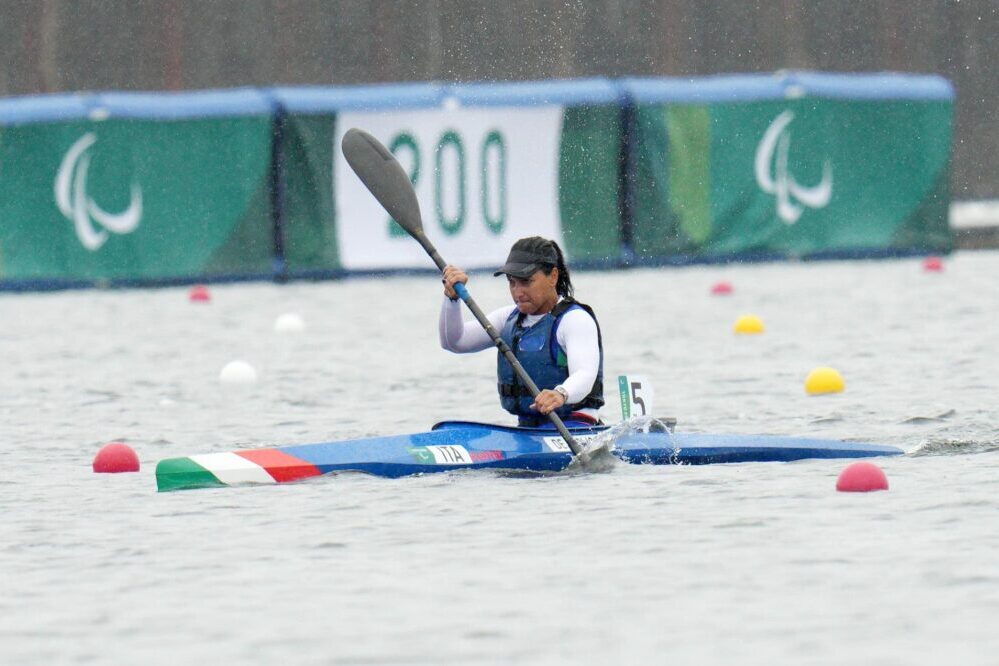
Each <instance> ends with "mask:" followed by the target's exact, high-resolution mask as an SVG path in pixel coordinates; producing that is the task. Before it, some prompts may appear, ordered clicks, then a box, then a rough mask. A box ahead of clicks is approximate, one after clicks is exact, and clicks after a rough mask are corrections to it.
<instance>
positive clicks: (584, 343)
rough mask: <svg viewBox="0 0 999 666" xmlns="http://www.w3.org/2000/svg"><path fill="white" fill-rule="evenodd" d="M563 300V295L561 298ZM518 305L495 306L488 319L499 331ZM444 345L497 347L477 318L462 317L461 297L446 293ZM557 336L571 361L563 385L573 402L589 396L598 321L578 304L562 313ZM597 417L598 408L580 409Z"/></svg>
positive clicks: (531, 319)
mask: <svg viewBox="0 0 999 666" xmlns="http://www.w3.org/2000/svg"><path fill="white" fill-rule="evenodd" d="M560 300H561V299H560ZM516 307H517V306H516V305H508V306H506V307H502V308H499V309H497V310H493V311H492V312H490V313H489V314H488V315H487V318H488V319H489V322H490V323H491V324H492V325H493V327H494V328H495V329H496V330H497V331H502V330H503V325H504V324H505V323H506V320H507V318H508V317H509V316H510V313H512V312H513V311H514V310H515V309H516ZM542 317H544V315H543V314H542V315H529V316H527V317H524V322H523V325H524V326H525V327H530V326H533V325H534V324H536V323H537V322H538V321H540V320H541V318H542ZM438 331H439V333H440V342H441V348H442V349H446V350H447V351H450V352H454V353H456V354H470V353H473V352H477V351H482V350H484V349H489V348H490V347H494V346H495V344H494V343H493V340H492V338H490V337H489V334H488V333H486V331H485V329H484V328H482V326H481V325H480V324H479V322H478V321H476V320H475V319H470V320H468V321H463V320H462V315H461V301H460V300H458V301H452V300H451V299H450V298H447V297H446V296H445V297H444V301H443V303H442V304H441V313H440V321H439V322H438ZM555 339H556V340H557V341H558V343H559V345H561V347H562V349H564V350H565V355H566V359H567V360H568V362H569V368H568V370H569V376H568V377H567V378H566V380H565V381H564V382H562V387H563V388H565V390H566V392H567V393H568V394H569V404H574V403H577V402H579V401H580V400H582V399H583V398H585V397H586V395H587V394H588V393H589V392H590V389H592V388H593V382H595V381H596V379H597V372H598V371H599V369H600V344H599V338H598V335H597V323H596V322H595V321H594V320H593V317H591V316H590V315H589V314H588V313H587V312H586V311H585V310H582V309H579V308H576V309H573V310H570V311H568V312H566V313H565V314H564V315H563V316H562V321H561V322H560V323H559V326H558V330H557V331H556V334H555ZM579 411H581V412H583V413H584V414H589V415H590V416H592V417H593V418H597V410H596V409H582V410H579Z"/></svg>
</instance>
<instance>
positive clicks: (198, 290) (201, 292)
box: [187, 284, 212, 303]
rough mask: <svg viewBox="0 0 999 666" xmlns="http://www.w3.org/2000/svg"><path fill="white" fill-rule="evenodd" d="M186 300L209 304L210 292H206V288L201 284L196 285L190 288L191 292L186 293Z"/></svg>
mask: <svg viewBox="0 0 999 666" xmlns="http://www.w3.org/2000/svg"><path fill="white" fill-rule="evenodd" d="M187 298H188V299H189V300H190V301H191V302H192V303H210V302H211V300H212V292H210V291H208V287H206V286H205V285H203V284H196V285H194V286H193V287H191V291H189V292H188V294H187Z"/></svg>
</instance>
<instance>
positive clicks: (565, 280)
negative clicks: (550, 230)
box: [545, 240, 573, 298]
mask: <svg viewBox="0 0 999 666" xmlns="http://www.w3.org/2000/svg"><path fill="white" fill-rule="evenodd" d="M548 242H549V243H551V245H552V247H553V248H555V255H556V256H557V257H558V264H557V265H555V266H554V267H553V268H557V269H558V282H556V283H555V291H557V292H558V294H559V296H562V297H563V298H572V293H573V289H572V279H571V278H570V277H569V267H568V266H566V265H565V255H564V254H562V248H560V247H559V246H558V243H556V242H555V241H553V240H550V241H548ZM551 274H552V272H551V269H549V270H547V271H545V275H551Z"/></svg>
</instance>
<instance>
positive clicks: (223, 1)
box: [0, 0, 999, 199]
mask: <svg viewBox="0 0 999 666" xmlns="http://www.w3.org/2000/svg"><path fill="white" fill-rule="evenodd" d="M0 17H2V18H0V58H2V61H3V62H4V63H5V66H4V67H2V68H0V95H21V94H31V93H38V92H64V91H75V90H107V89H117V90H164V89H166V90H177V89H198V88H211V87H232V86H240V85H254V86H265V85H273V84H343V83H363V82H379V81H412V80H421V81H423V80H439V81H445V82H452V81H472V80H518V79H545V78H560V77H583V76H627V75H655V76H686V75H691V76H694V75H697V76H700V75H707V74H714V73H719V72H771V71H775V70H780V69H811V70H827V71H846V72H855V71H881V70H894V71H905V72H923V73H937V74H941V75H943V76H945V77H947V78H948V79H950V80H951V81H953V82H954V84H955V86H956V88H957V105H956V118H955V137H954V162H953V187H952V191H953V195H954V197H955V198H957V199H968V198H982V197H999V123H996V122H995V120H994V112H993V109H995V108H996V107H997V106H999V67H995V66H993V64H994V63H995V62H997V61H999V39H995V35H996V34H999V3H996V2H990V1H986V0H972V1H964V2H956V1H954V0H906V1H905V2H900V1H897V0H880V1H879V0H817V1H809V0H768V1H766V2H756V3H751V2H731V1H730V0H707V1H703V2H690V1H689V0H561V1H560V0H511V1H510V2H485V1H481V0H368V1H367V2H364V1H359V0H213V1H212V2H204V0H0ZM109 26H112V29H111V30H109Z"/></svg>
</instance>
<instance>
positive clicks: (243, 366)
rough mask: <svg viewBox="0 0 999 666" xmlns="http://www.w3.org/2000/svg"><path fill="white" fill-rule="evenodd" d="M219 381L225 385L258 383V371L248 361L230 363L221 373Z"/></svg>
mask: <svg viewBox="0 0 999 666" xmlns="http://www.w3.org/2000/svg"><path fill="white" fill-rule="evenodd" d="M219 381H220V382H222V383H223V384H228V385H235V384H252V383H253V382H255V381H257V371H256V370H254V369H253V366H252V365H250V364H249V363H247V362H246V361H230V362H228V363H226V364H225V367H224V368H222V372H220V373H219Z"/></svg>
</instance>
